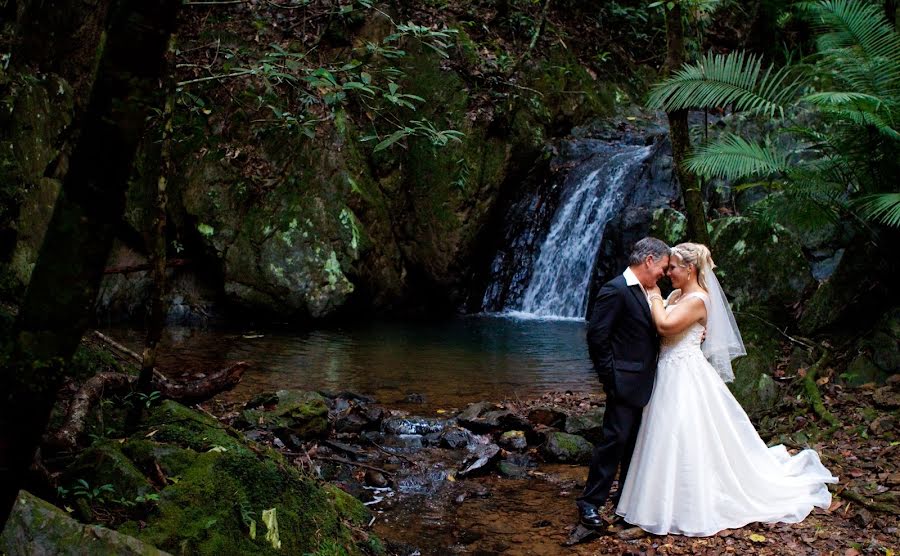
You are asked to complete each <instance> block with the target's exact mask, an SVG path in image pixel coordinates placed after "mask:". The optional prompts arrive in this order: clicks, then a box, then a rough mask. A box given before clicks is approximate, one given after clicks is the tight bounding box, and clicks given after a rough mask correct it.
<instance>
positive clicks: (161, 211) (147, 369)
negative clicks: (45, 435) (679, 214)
mask: <svg viewBox="0 0 900 556" xmlns="http://www.w3.org/2000/svg"><path fill="white" fill-rule="evenodd" d="M176 43H177V38H176V36H175V35H174V34H173V35H172V36H171V37H169V47H168V49H167V50H166V69H167V73H168V76H167V78H166V81H165V83H166V87H165V88H166V104H165V107H164V108H163V115H162V147H161V149H160V156H159V158H160V165H159V166H160V171H159V178H158V179H157V188H156V218H155V219H154V222H153V232H152V233H151V238H152V239H151V245H149V251H150V262H151V265H152V268H153V272H152V275H153V282H152V284H153V285H152V287H151V289H150V314H149V315H148V316H147V340H146V343H145V345H144V351H143V353H142V361H141V373H140V375H139V376H138V383H137V389H138V392H143V393H144V394H150V387H151V383H152V381H153V369H155V368H156V348H157V346H158V345H159V340H160V338H162V331H163V327H164V326H165V322H166V310H165V303H164V300H165V295H166V262H167V259H166V206H167V204H168V197H167V195H166V185H167V183H168V179H169V176H171V175H172V116H173V114H174V112H175V45H176ZM140 416H141V406H140V404H134V406H133V407H132V409H131V411H130V412H129V416H128V428H129V429H132V428H133V427H135V426H136V425H137V423H138V422H139V421H140Z"/></svg>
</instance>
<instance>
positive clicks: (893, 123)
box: [648, 0, 900, 227]
mask: <svg viewBox="0 0 900 556" xmlns="http://www.w3.org/2000/svg"><path fill="white" fill-rule="evenodd" d="M799 12H800V14H801V15H802V16H803V17H805V18H807V19H809V20H810V21H811V22H812V23H813V26H814V28H815V30H816V31H817V33H818V34H819V36H818V40H817V47H818V52H817V54H816V56H815V57H814V58H813V59H812V61H811V62H808V63H802V64H801V63H797V64H788V65H786V66H784V67H782V68H779V69H775V68H773V67H769V68H767V69H763V64H762V60H761V59H760V58H758V57H755V56H753V55H748V54H746V53H745V52H733V53H730V54H727V55H718V54H707V55H706V56H704V57H703V58H702V59H701V60H700V61H698V62H697V63H695V64H686V65H685V66H683V67H682V69H681V70H680V71H678V72H677V73H676V74H675V75H673V76H672V77H671V78H669V79H667V80H665V81H664V82H662V83H660V84H659V85H658V86H657V87H655V88H654V89H653V91H652V92H651V94H650V97H649V100H648V105H649V106H650V107H653V108H662V109H665V110H677V109H706V110H710V109H720V108H723V107H726V106H731V107H733V109H734V110H736V111H743V112H747V113H748V114H749V115H751V116H767V117H770V118H771V117H775V116H777V117H778V119H779V120H781V124H782V126H783V127H782V128H781V129H780V130H779V132H777V133H775V134H774V137H767V138H766V140H765V142H764V143H762V144H758V143H754V142H751V141H748V140H746V139H744V138H742V137H739V136H735V135H730V134H725V135H722V136H721V137H719V138H718V139H716V140H714V141H713V142H711V143H710V144H707V145H704V146H702V147H701V148H699V149H697V151H696V152H695V153H694V155H693V156H692V158H691V159H690V160H689V161H688V166H689V168H690V169H691V170H692V171H694V172H696V173H698V174H700V175H703V176H706V177H724V178H728V179H731V180H745V181H746V180H750V179H752V180H754V181H753V182H751V183H750V184H749V185H765V186H767V187H769V188H770V189H773V190H778V191H780V192H781V193H780V195H779V196H778V197H777V199H778V200H777V201H775V202H768V203H762V204H761V205H760V206H759V207H757V216H758V217H762V216H763V215H764V214H768V215H770V216H771V215H774V214H781V215H782V216H783V215H785V214H787V213H790V212H793V213H803V212H805V213H808V214H812V213H816V214H818V215H819V216H823V215H824V216H825V217H834V216H835V215H836V214H851V215H853V216H854V217H859V218H862V219H867V220H869V221H873V222H879V223H881V224H885V225H888V226H892V227H900V195H898V194H897V193H896V187H897V186H896V175H897V173H898V172H900V132H898V123H900V122H898V118H900V110H898V109H900V35H898V33H897V32H896V31H895V30H894V29H893V27H892V26H891V25H890V24H889V23H888V22H887V21H886V20H885V18H884V16H883V15H882V13H881V11H880V9H879V8H878V7H877V6H875V5H873V4H869V3H866V2H862V1H861V0H820V1H818V2H807V3H803V4H801V5H799ZM803 110H807V111H811V113H812V116H813V121H812V123H811V124H809V125H806V126H797V125H789V122H790V118H791V117H792V116H793V115H795V114H798V113H799V112H801V111H803ZM785 124H788V125H785ZM891 189H893V190H894V191H891ZM813 220H815V218H813Z"/></svg>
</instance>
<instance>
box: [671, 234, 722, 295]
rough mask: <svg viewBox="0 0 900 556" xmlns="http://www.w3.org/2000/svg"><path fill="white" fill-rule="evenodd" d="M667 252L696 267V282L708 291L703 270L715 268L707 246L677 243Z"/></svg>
mask: <svg viewBox="0 0 900 556" xmlns="http://www.w3.org/2000/svg"><path fill="white" fill-rule="evenodd" d="M669 254H670V255H672V256H675V257H678V258H679V259H681V260H682V261H684V262H685V263H687V264H692V265H694V268H696V269H697V283H698V284H700V287H701V288H703V289H704V290H707V291H709V287H708V285H707V283H706V278H705V277H704V276H703V274H704V271H705V270H712V269H714V268H716V263H714V262H713V260H712V254H711V253H710V252H709V247H707V246H705V245H703V244H702V243H679V244H678V245H676V246H675V247H673V248H672V250H671V251H670V252H669Z"/></svg>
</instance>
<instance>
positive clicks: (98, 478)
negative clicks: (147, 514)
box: [65, 440, 155, 500]
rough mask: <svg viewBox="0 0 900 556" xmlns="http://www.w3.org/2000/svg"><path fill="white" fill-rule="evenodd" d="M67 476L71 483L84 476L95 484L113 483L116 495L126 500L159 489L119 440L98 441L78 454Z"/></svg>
mask: <svg viewBox="0 0 900 556" xmlns="http://www.w3.org/2000/svg"><path fill="white" fill-rule="evenodd" d="M65 476H66V479H67V481H68V482H69V483H74V482H75V481H76V480H78V479H83V480H85V481H87V482H88V484H90V486H91V487H94V488H96V487H99V486H102V485H106V484H109V485H112V487H113V497H114V498H119V497H121V498H124V499H125V500H133V499H134V498H135V497H137V496H140V495H144V494H147V493H150V492H155V489H154V488H153V485H151V484H150V481H148V480H147V477H145V476H144V474H143V473H142V472H141V471H140V470H139V469H138V468H137V467H135V465H134V463H132V461H131V460H130V459H129V458H128V456H126V455H125V454H124V453H122V448H121V444H120V443H118V442H116V441H110V440H102V441H99V442H95V443H94V444H93V445H91V447H90V448H88V449H87V450H85V451H84V452H82V453H81V454H80V455H79V456H78V459H77V460H76V461H75V463H74V464H73V465H72V466H71V467H69V468H68V469H67V470H66V474H65Z"/></svg>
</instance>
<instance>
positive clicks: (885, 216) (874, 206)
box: [857, 193, 900, 228]
mask: <svg viewBox="0 0 900 556" xmlns="http://www.w3.org/2000/svg"><path fill="white" fill-rule="evenodd" d="M857 203H858V205H857V206H858V208H859V212H860V214H861V215H862V216H863V218H865V219H866V220H870V221H872V222H881V223H882V224H885V225H887V226H890V227H892V228H900V193H876V194H874V195H866V196H865V197H860V198H859V200H858V201H857Z"/></svg>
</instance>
